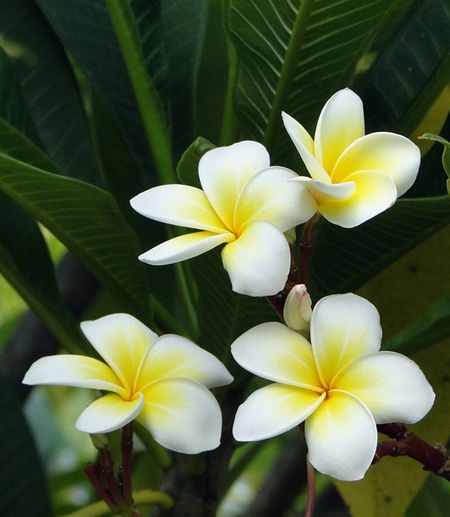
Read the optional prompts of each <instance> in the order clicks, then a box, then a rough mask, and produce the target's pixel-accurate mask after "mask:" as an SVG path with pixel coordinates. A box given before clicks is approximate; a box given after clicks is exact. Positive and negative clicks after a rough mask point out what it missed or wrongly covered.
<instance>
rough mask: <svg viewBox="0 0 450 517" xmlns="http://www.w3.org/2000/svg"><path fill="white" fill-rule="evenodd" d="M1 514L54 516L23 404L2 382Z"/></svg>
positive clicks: (0, 390)
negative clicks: (22, 408)
mask: <svg viewBox="0 0 450 517" xmlns="http://www.w3.org/2000/svg"><path fill="white" fill-rule="evenodd" d="M0 411H1V414H2V416H3V417H2V425H1V426H0V462H1V465H2V468H1V469H0V483H1V486H2V487H3V490H2V491H1V493H0V514H1V515H2V516H3V517H19V516H22V515H23V516H24V515H26V516H29V517H43V516H50V515H52V511H51V509H50V502H49V498H48V495H47V486H46V482H45V473H44V471H43V468H42V465H41V463H40V460H39V458H38V455H37V452H36V448H35V446H34V443H33V438H32V436H31V433H30V430H29V429H28V426H27V423H26V420H25V418H24V416H23V414H22V412H21V408H20V402H19V400H18V399H17V397H16V396H15V395H14V393H13V390H12V388H11V387H10V386H9V384H8V383H7V382H6V381H5V380H3V379H0Z"/></svg>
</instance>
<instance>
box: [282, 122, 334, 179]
mask: <svg viewBox="0 0 450 517" xmlns="http://www.w3.org/2000/svg"><path fill="white" fill-rule="evenodd" d="M281 116H282V117H283V123H284V127H285V128H286V131H287V132H288V135H289V136H290V137H291V140H292V142H293V143H294V145H295V147H296V148H297V151H298V152H299V154H300V157H301V159H302V160H303V162H304V164H305V166H306V168H307V169H308V172H309V173H310V174H311V178H313V179H315V180H318V181H323V182H325V183H330V176H329V174H328V173H327V172H326V171H325V169H324V168H323V167H322V165H321V164H320V162H319V161H318V160H317V158H316V157H315V156H314V144H313V140H312V138H311V137H310V135H309V133H308V132H307V131H306V129H305V128H304V127H303V126H302V125H301V124H300V123H299V122H297V121H296V120H295V119H294V118H292V117H291V116H290V115H288V114H287V113H284V112H283V113H282V114H281Z"/></svg>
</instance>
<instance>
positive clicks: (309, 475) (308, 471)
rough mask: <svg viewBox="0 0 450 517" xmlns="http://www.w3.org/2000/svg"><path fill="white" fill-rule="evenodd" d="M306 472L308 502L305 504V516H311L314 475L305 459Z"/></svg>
mask: <svg viewBox="0 0 450 517" xmlns="http://www.w3.org/2000/svg"><path fill="white" fill-rule="evenodd" d="M306 474H307V480H308V504H307V505H306V511H305V517H312V516H313V514H314V507H315V505H316V476H315V471H314V467H313V466H312V465H311V463H310V462H309V461H308V460H306Z"/></svg>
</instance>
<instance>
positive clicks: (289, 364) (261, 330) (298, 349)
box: [231, 322, 322, 392]
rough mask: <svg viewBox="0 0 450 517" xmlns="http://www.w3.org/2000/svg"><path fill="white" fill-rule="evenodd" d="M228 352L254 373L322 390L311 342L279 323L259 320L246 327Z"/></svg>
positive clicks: (270, 378)
mask: <svg viewBox="0 0 450 517" xmlns="http://www.w3.org/2000/svg"><path fill="white" fill-rule="evenodd" d="M231 354H232V356H233V357H234V359H235V360H236V362H237V363H239V364H240V365H241V366H242V367H243V368H245V369H246V370H248V371H249V372H252V373H254V374H255V375H259V376H260V377H264V378H265V379H269V380H272V381H276V382H281V383H283V384H290V385H292V386H298V387H303V388H309V389H312V390H317V391H320V392H321V391H322V389H321V383H320V379H319V375H318V373H317V369H316V365H315V363H314V357H313V354H312V349H311V345H310V344H309V342H308V341H307V340H306V339H305V338H304V337H303V336H301V335H300V334H298V333H297V332H295V331H293V330H291V329H289V328H287V327H286V325H283V324H282V323H278V322H269V323H262V324H261V325H257V326H256V327H253V328H251V329H250V330H247V332H245V333H244V334H242V336H240V337H238V338H237V339H236V340H235V341H234V343H233V344H232V345H231Z"/></svg>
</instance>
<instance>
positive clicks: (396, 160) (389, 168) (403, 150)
mask: <svg viewBox="0 0 450 517" xmlns="http://www.w3.org/2000/svg"><path fill="white" fill-rule="evenodd" d="M419 165H420V151H419V148H418V147H417V146H416V145H415V144H414V143H413V142H411V140H409V139H408V138H405V137H404V136H401V135H396V134H394V133H383V132H382V133H371V134H370V135H366V136H363V137H362V138H359V139H358V140H356V141H355V142H354V143H353V144H352V145H351V146H349V147H348V148H347V149H346V151H345V152H344V153H343V154H342V155H341V156H340V158H339V159H338V161H337V162H336V165H335V167H334V170H333V172H332V175H331V177H332V179H333V182H339V181H343V180H344V179H345V181H347V176H348V175H349V174H351V173H352V172H357V171H361V170H373V171H381V172H383V173H384V174H386V175H388V176H389V177H390V178H391V179H392V180H393V182H394V183H395V186H396V188H397V196H401V195H402V194H403V193H405V192H406V191H407V190H408V189H409V188H410V187H411V185H412V184H413V183H414V181H415V179H416V177H417V172H418V170H419Z"/></svg>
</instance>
